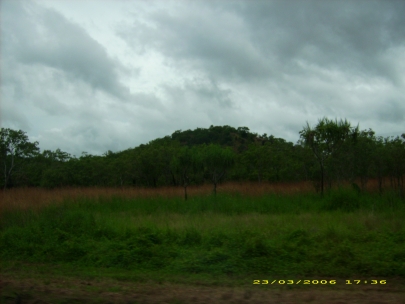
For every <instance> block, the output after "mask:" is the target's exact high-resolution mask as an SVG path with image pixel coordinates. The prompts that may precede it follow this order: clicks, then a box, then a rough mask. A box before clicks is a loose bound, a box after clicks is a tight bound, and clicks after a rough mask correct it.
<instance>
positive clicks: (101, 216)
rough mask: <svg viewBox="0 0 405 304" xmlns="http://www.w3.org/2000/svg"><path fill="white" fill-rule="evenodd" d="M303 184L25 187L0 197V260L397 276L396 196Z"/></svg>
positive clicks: (403, 242)
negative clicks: (212, 191)
mask: <svg viewBox="0 0 405 304" xmlns="http://www.w3.org/2000/svg"><path fill="white" fill-rule="evenodd" d="M376 186H377V185H376ZM244 187H245V191H240V190H241V189H243V188H244ZM249 188H250V189H252V188H253V191H252V190H250V191H248V190H247V189H249ZM308 188H309V187H308V185H302V184H296V185H294V184H291V185H289V186H288V187H287V188H286V187H284V188H283V187H282V186H280V187H279V188H274V187H273V188H271V187H270V186H263V185H262V186H254V185H251V186H250V187H249V185H245V186H243V185H240V186H238V185H232V184H230V185H225V186H224V187H223V191H222V192H220V193H218V195H217V196H216V197H215V196H212V195H208V196H207V195H202V194H198V191H200V193H203V192H204V191H206V190H204V189H199V188H193V189H191V193H193V196H192V198H190V199H189V200H188V201H184V200H183V199H182V197H181V194H180V193H181V192H177V193H174V192H170V191H169V190H170V189H175V188H167V189H166V191H162V190H160V191H159V190H158V191H157V192H155V194H152V192H149V193H143V195H142V193H138V194H137V195H136V194H135V193H134V192H132V190H131V189H127V190H122V191H121V195H119V194H118V192H116V193H111V192H110V193H109V194H108V192H104V193H103V191H108V190H103V189H93V190H91V191H90V192H86V191H84V190H83V192H78V193H77V195H69V191H66V192H64V194H63V195H61V193H63V192H53V193H54V195H53V196H52V197H53V198H52V197H51V199H50V200H49V201H48V202H47V203H44V200H41V203H42V205H41V206H37V207H38V208H34V206H33V205H31V207H30V208H25V207H26V206H24V205H23V204H22V201H24V199H22V198H21V197H19V196H20V195H23V194H24V191H29V190H15V192H14V194H13V195H11V196H7V197H3V198H4V199H6V200H8V201H9V202H10V201H13V200H17V202H16V203H15V205H14V207H13V208H7V209H3V210H2V213H1V226H0V231H1V235H0V260H2V261H3V263H6V262H5V261H7V264H8V265H12V264H10V261H11V262H12V261H26V262H29V263H52V265H56V264H63V265H72V266H74V267H80V268H86V267H87V268H88V269H95V268H100V269H103V268H113V269H123V270H124V269H125V270H132V271H133V273H134V275H135V274H137V275H141V274H142V273H151V272H159V273H160V274H161V275H163V276H166V277H167V279H168V280H169V279H170V278H173V277H176V278H179V277H181V276H184V278H187V280H193V278H194V280H197V278H200V277H201V275H204V276H208V277H210V278H211V280H212V278H215V277H217V278H223V277H229V276H236V277H243V276H245V277H249V278H252V280H253V278H259V277H260V278H261V277H263V276H269V275H270V276H271V277H275V276H278V277H284V276H294V277H333V276H335V277H344V276H346V277H354V276H389V277H392V276H404V275H405V256H404V252H405V224H404V222H403V217H404V215H405V206H404V204H403V202H402V201H401V199H400V198H399V197H398V196H395V195H392V193H388V192H386V193H384V194H383V195H382V196H379V195H377V196H376V195H372V194H365V193H361V194H359V193H358V192H357V191H356V190H355V189H352V188H350V187H344V188H340V189H335V190H332V191H331V192H329V193H328V194H326V195H325V196H324V197H323V198H322V197H320V196H319V195H316V193H312V192H310V191H308ZM238 189H239V190H238ZM305 189H306V191H305ZM202 190H203V191H202ZM286 190H288V192H286ZM43 191H44V190H42V192H43ZM127 191H129V193H126V192H127ZM283 191H284V193H283ZM45 194H46V193H45ZM70 194H72V190H71V191H70ZM179 194H180V195H179ZM48 195H49V193H48ZM32 196H33V195H30V196H29V197H28V198H27V199H26V200H27V201H29V200H31V198H32ZM34 196H35V195H34ZM54 198H57V199H59V202H56V201H55V200H54ZM10 205H12V204H10ZM388 206H389V207H388ZM13 267H15V266H13ZM3 268H7V267H5V266H4V265H3ZM170 280H171V279H170Z"/></svg>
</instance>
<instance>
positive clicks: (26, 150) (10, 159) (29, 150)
mask: <svg viewBox="0 0 405 304" xmlns="http://www.w3.org/2000/svg"><path fill="white" fill-rule="evenodd" d="M37 146H38V142H34V143H31V142H29V141H28V136H27V135H26V133H25V132H23V131H21V130H19V131H15V130H12V129H8V128H1V131H0V152H1V155H0V158H1V164H2V167H3V168H2V169H3V170H2V171H3V177H4V188H3V190H4V191H5V189H6V188H7V187H8V186H9V185H10V180H11V178H12V175H13V173H14V170H15V169H16V168H18V166H20V165H21V164H22V163H23V162H24V159H26V158H30V157H34V156H35V155H36V154H38V152H39V148H38V147H37Z"/></svg>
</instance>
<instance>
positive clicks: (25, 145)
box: [0, 118, 405, 193]
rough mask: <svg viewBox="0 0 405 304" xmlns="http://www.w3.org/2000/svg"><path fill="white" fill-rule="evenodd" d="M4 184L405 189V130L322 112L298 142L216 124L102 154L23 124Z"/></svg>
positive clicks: (13, 140) (8, 134)
mask: <svg viewBox="0 0 405 304" xmlns="http://www.w3.org/2000/svg"><path fill="white" fill-rule="evenodd" d="M0 135H1V137H0V164H1V177H0V186H1V187H3V188H4V189H6V188H10V187H20V186H21V187H24V186H29V187H47V188H53V187H64V186H84V187H88V186H106V187H118V186H119V187H125V186H142V187H143V186H146V187H148V186H149V187H157V186H168V185H171V186H184V187H186V186H187V185H190V184H202V183H213V184H214V187H215V186H216V184H217V183H218V182H221V181H258V182H262V181H270V182H286V181H308V180H311V181H313V182H314V185H315V186H316V188H317V189H318V190H319V191H320V192H323V189H324V188H326V187H330V186H331V185H332V184H334V183H341V182H342V181H349V182H351V183H353V182H355V181H357V182H358V183H359V184H360V187H361V188H365V187H366V185H367V182H368V180H369V179H370V178H376V179H378V181H379V188H380V191H382V188H383V187H384V183H383V181H384V179H387V178H388V179H389V181H390V185H391V186H394V187H397V188H399V189H403V184H404V183H403V180H404V179H403V177H404V174H405V161H404V159H405V134H402V136H397V137H387V138H382V137H377V136H375V133H374V131H373V130H371V129H368V130H363V131H361V130H359V127H358V126H357V127H353V126H352V125H351V124H350V123H349V122H348V121H347V120H340V121H337V120H329V119H327V118H322V119H320V120H319V122H318V124H317V125H316V126H315V127H310V126H309V125H308V124H307V126H305V127H304V128H303V129H302V130H301V131H300V132H299V136H300V137H299V138H300V139H299V141H298V142H297V143H296V144H293V143H291V142H287V141H286V140H284V139H282V138H275V137H274V136H272V135H270V136H267V134H263V135H258V134H256V133H251V132H250V131H249V128H247V127H238V128H234V127H230V126H210V127H209V128H207V129H204V128H197V129H195V130H186V131H181V130H178V131H175V132H174V133H173V134H171V135H167V136H165V137H163V138H158V139H155V140H152V141H150V142H149V143H146V144H141V145H140V146H138V147H134V148H128V149H127V150H125V151H121V152H112V151H107V152H106V153H104V154H103V155H102V156H95V155H90V154H87V153H83V154H82V155H81V156H80V157H78V158H77V157H75V156H71V155H70V154H69V153H66V152H63V151H61V150H60V149H57V150H56V151H50V150H44V151H42V152H41V151H40V149H39V143H38V142H34V143H32V142H30V141H29V139H28V137H27V135H26V133H25V132H24V131H22V130H19V131H16V130H12V129H6V128H2V129H1V132H0ZM401 191H402V192H401V193H403V190H401Z"/></svg>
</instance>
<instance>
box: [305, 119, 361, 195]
mask: <svg viewBox="0 0 405 304" xmlns="http://www.w3.org/2000/svg"><path fill="white" fill-rule="evenodd" d="M358 132H359V127H358V126H357V127H356V128H353V127H352V126H351V125H350V123H349V122H348V121H347V120H346V119H345V120H340V121H337V120H335V121H333V120H330V119H328V118H326V117H324V118H322V119H320V120H319V122H318V124H317V125H316V126H315V128H311V126H310V125H309V123H308V122H307V125H306V126H305V127H304V128H303V130H302V131H300V132H299V133H300V139H301V142H302V143H303V144H304V145H305V146H308V147H310V148H311V150H312V152H313V154H314V156H315V158H316V160H317V161H318V163H319V166H320V184H321V185H320V187H321V195H322V196H323V194H324V184H325V174H326V172H327V171H326V169H327V167H326V166H327V164H328V162H330V160H331V159H332V158H333V157H334V156H336V155H338V153H339V152H340V151H341V149H342V147H343V143H344V142H345V141H347V140H351V139H353V140H355V139H356V137H357V134H358ZM329 178H331V177H329Z"/></svg>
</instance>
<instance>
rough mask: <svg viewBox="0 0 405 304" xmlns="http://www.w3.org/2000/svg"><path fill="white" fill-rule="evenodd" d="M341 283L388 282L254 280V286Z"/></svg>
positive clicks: (369, 282) (385, 281)
mask: <svg viewBox="0 0 405 304" xmlns="http://www.w3.org/2000/svg"><path fill="white" fill-rule="evenodd" d="M341 283H343V284H346V285H360V284H370V285H377V284H381V285H385V284H387V280H341V281H339V280H253V284H254V285H297V284H303V285H328V284H329V285H336V284H341Z"/></svg>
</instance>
